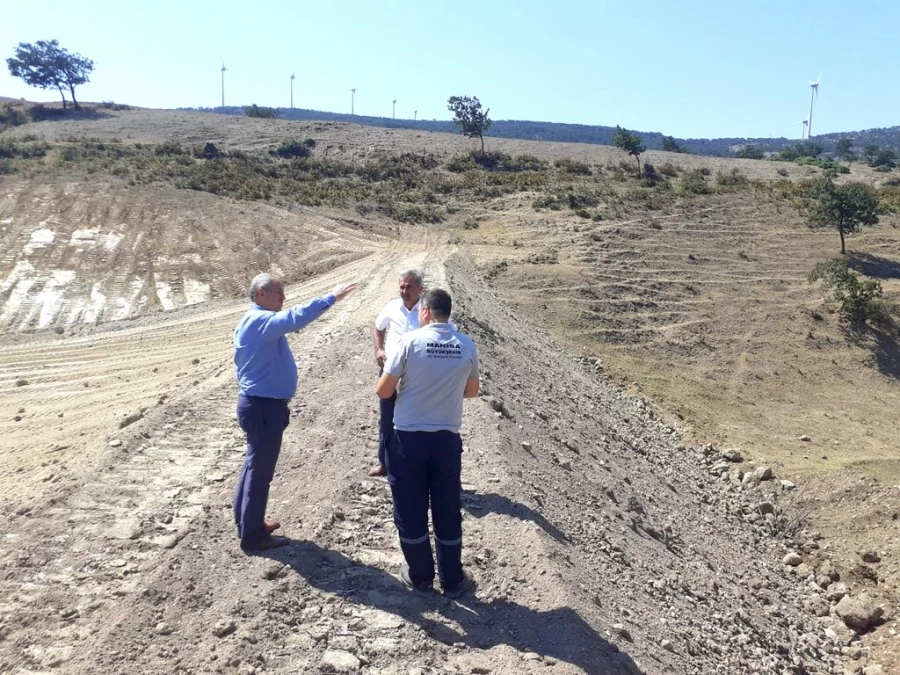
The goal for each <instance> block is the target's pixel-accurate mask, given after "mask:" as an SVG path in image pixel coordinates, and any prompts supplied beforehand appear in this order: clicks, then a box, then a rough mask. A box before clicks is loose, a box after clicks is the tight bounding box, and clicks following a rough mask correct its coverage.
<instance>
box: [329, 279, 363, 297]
mask: <svg viewBox="0 0 900 675" xmlns="http://www.w3.org/2000/svg"><path fill="white" fill-rule="evenodd" d="M356 285H357V284H356V282H355V281H354V282H353V283H352V284H338V285H337V286H335V287H334V288H332V289H331V294H332V295H333V296H334V299H335V301H336V302H340V301H341V300H343V299H344V298H346V297H347V296H348V295H350V293H351V291H355V290H356Z"/></svg>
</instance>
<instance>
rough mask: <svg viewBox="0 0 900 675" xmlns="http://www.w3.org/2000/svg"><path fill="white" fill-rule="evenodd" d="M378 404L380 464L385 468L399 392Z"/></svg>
mask: <svg viewBox="0 0 900 675" xmlns="http://www.w3.org/2000/svg"><path fill="white" fill-rule="evenodd" d="M379 377H380V375H379ZM378 402H379V403H378V404H379V406H380V408H381V417H380V418H379V420H378V463H379V464H381V465H382V466H385V464H386V462H387V460H386V459H385V454H386V452H387V446H388V445H390V444H391V439H393V437H394V404H396V403H397V392H396V391H394V393H393V394H391V397H390V398H379V399H378Z"/></svg>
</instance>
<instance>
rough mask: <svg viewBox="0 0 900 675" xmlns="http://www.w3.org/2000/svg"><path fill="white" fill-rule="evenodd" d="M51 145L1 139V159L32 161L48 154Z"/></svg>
mask: <svg viewBox="0 0 900 675" xmlns="http://www.w3.org/2000/svg"><path fill="white" fill-rule="evenodd" d="M49 148H50V145H49V144H48V143H45V142H36V143H35V142H32V143H25V142H22V141H19V140H17V139H15V138H4V139H0V159H32V158H35V157H43V156H44V155H46V154H47V150H48V149H49Z"/></svg>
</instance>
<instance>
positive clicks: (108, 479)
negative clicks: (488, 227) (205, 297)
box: [0, 244, 440, 666]
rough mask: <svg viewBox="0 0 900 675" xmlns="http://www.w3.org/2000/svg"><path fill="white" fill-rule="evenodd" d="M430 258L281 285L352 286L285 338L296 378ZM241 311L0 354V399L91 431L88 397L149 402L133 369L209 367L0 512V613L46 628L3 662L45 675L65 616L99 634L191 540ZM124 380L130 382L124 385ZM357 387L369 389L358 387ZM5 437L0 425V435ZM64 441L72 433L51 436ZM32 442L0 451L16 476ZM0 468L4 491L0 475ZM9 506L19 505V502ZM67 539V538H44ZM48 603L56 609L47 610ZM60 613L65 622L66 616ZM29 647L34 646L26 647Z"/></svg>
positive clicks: (212, 464)
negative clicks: (58, 480)
mask: <svg viewBox="0 0 900 675" xmlns="http://www.w3.org/2000/svg"><path fill="white" fill-rule="evenodd" d="M433 245H434V244H432V246H433ZM432 250H433V249H432ZM430 255H433V253H427V252H426V253H422V254H415V255H413V256H412V257H410V256H409V255H408V253H407V252H406V250H405V249H404V247H402V246H395V247H394V248H393V250H390V251H386V252H385V253H384V254H383V255H381V256H370V257H369V258H367V259H365V260H357V261H354V262H352V263H350V264H348V265H346V266H344V267H341V268H338V269H336V270H333V271H332V272H330V273H329V274H327V275H323V276H322V277H319V278H316V279H314V280H310V281H308V282H305V283H303V284H295V285H292V286H290V287H289V288H288V291H289V301H295V300H301V299H305V298H307V297H308V296H309V295H311V294H315V293H321V292H323V290H324V289H323V288H322V287H323V286H327V285H328V284H332V283H333V282H334V281H336V280H338V279H344V280H347V279H352V278H355V277H359V278H360V279H361V281H362V282H363V283H362V285H361V288H360V289H359V290H358V291H357V292H356V293H354V294H352V295H351V296H349V297H348V298H347V299H346V300H345V301H344V302H341V303H338V304H337V305H336V306H335V307H334V308H332V309H331V310H329V312H328V313H327V314H326V315H325V316H323V317H322V319H320V320H318V321H316V322H314V323H313V324H311V325H310V326H309V327H307V328H306V329H304V330H303V331H302V332H301V333H300V334H299V337H298V338H291V341H292V343H294V351H295V356H296V358H297V360H298V363H299V367H300V369H301V372H302V371H303V369H304V366H305V364H306V362H308V361H310V360H311V359H312V358H313V356H314V354H315V353H318V352H322V351H328V350H330V349H331V348H332V347H331V345H333V344H334V343H335V341H336V340H339V339H341V336H342V335H344V334H345V333H347V331H349V330H360V331H364V330H365V329H367V328H368V326H369V325H370V324H371V321H372V319H373V317H374V313H373V308H374V307H375V306H379V308H380V305H381V304H383V302H384V301H386V299H387V298H389V297H392V296H393V295H394V294H396V288H395V276H394V275H395V274H396V271H397V270H399V269H400V268H405V267H410V266H422V265H423V264H424V263H426V261H427V260H428V259H429V256H430ZM435 269H439V268H435ZM436 278H440V277H439V276H436ZM243 307H244V306H243V303H241V305H234V306H232V307H229V308H223V309H220V310H216V311H213V312H210V313H208V314H205V315H201V316H199V317H193V318H189V319H184V320H181V321H178V322H175V325H169V324H165V323H163V324H160V325H156V326H148V327H146V328H136V329H129V330H126V331H121V332H119V333H113V334H100V335H97V336H92V337H90V338H81V339H78V340H72V341H68V344H67V345H66V347H64V348H63V349H60V347H59V346H58V345H57V344H55V343H53V342H52V341H45V342H43V343H41V344H38V345H33V344H31V345H25V346H23V347H22V348H20V349H17V350H15V351H16V353H15V354H13V353H10V352H9V351H6V352H5V353H4V354H3V356H2V359H0V373H2V374H3V377H2V379H0V400H4V401H5V400H7V399H8V398H9V397H10V395H11V394H14V393H19V392H24V391H26V390H28V391H29V394H28V395H27V396H20V397H19V398H18V401H19V403H18V404H21V405H24V406H26V407H30V406H32V405H35V404H36V403H37V402H38V401H43V402H44V404H45V405H47V406H48V407H52V406H53V405H61V404H68V405H69V406H70V407H69V409H68V410H69V412H70V413H71V414H72V415H73V416H79V417H80V416H85V417H89V418H90V424H91V425H92V427H93V429H97V428H98V427H100V428H102V427H104V426H106V427H107V428H109V426H110V425H109V424H105V425H104V424H103V421H102V420H101V419H98V417H99V416H98V415H96V414H90V412H89V411H90V409H91V407H92V406H93V405H96V404H98V403H99V401H100V400H108V398H109V397H110V396H111V395H112V396H113V397H114V398H115V399H116V400H117V401H119V402H120V403H121V402H123V401H124V402H125V404H126V406H127V405H132V404H134V403H137V402H139V401H142V400H146V399H148V398H153V397H155V396H156V395H157V393H156V392H154V391H153V389H154V387H153V386H148V384H149V383H148V382H147V380H146V379H143V378H141V377H137V376H135V373H136V372H139V371H147V370H150V371H151V372H152V371H153V370H155V369H157V368H159V369H162V368H168V369H171V368H172V365H173V363H174V362H183V361H186V359H187V357H188V356H189V355H190V354H203V360H204V362H207V361H208V362H209V363H210V365H209V366H208V369H207V370H206V372H204V373H202V374H199V375H197V374H195V373H192V374H191V375H190V377H197V378H198V381H197V382H196V384H195V386H194V387H193V388H190V387H189V388H187V391H185V390H182V391H181V392H180V393H178V394H174V395H173V396H172V399H171V401H169V402H167V403H165V404H164V405H162V406H158V407H156V408H154V409H151V410H150V411H148V412H147V414H146V417H145V418H144V419H143V420H140V421H139V422H138V423H136V424H135V425H134V426H133V427H132V428H131V429H125V430H123V433H122V439H123V440H122V444H121V445H120V446H118V447H116V448H104V447H102V445H101V444H99V443H97V442H96V441H94V442H93V444H91V442H88V443H87V444H86V446H87V447H85V448H84V450H86V451H88V452H89V453H91V454H93V455H94V457H93V459H92V460H90V461H87V462H85V463H84V464H83V466H81V473H80V476H79V480H77V481H66V482H68V483H69V486H68V487H67V488H66V489H61V490H59V491H57V493H56V494H55V495H54V496H53V497H51V499H50V502H49V503H46V504H45V506H44V507H42V508H41V509H39V510H38V509H37V508H34V509H33V510H32V509H29V508H28V507H27V506H26V507H24V508H23V507H22V506H19V508H18V509H17V510H18V511H19V512H21V515H19V516H16V515H15V514H13V513H12V512H11V507H12V504H9V505H7V512H8V513H9V514H10V516H11V517H12V518H13V519H14V520H15V523H9V522H8V523H7V524H6V526H5V527H4V528H3V530H4V531H3V533H2V536H3V537H4V539H5V540H6V541H8V542H10V543H11V544H13V546H12V547H11V548H10V549H9V550H8V551H7V552H6V553H5V554H4V555H3V556H2V560H0V567H2V568H6V569H9V568H14V569H16V570H18V571H19V572H21V574H13V575H7V577H6V578H5V579H4V580H3V582H2V583H0V597H5V598H7V601H6V602H5V603H2V604H0V607H2V608H0V612H2V613H3V614H5V615H7V616H14V617H16V621H15V622H14V623H15V624H16V625H18V626H19V627H20V628H22V629H23V630H24V629H25V628H26V627H29V626H30V627H32V628H31V630H33V628H34V626H36V625H37V624H41V625H43V624H45V623H46V622H47V621H48V620H49V621H50V622H51V624H55V623H58V624H59V625H57V626H55V628H53V629H50V630H48V631H46V632H44V633H43V637H42V638H41V639H39V640H37V641H35V642H34V643H33V644H32V645H31V647H29V649H26V650H25V651H24V652H22V651H20V650H16V649H14V650H13V651H16V652H18V654H17V655H14V656H13V657H12V658H13V661H12V662H13V663H19V664H22V663H25V662H30V663H32V664H35V663H38V664H42V665H44V666H47V665H48V664H52V663H54V662H55V661H56V659H62V660H68V658H69V657H70V656H71V653H72V652H73V650H75V649H76V648H75V647H74V646H73V644H74V643H75V642H78V639H77V637H76V636H77V635H81V634H83V633H84V631H85V628H84V626H82V627H80V628H79V627H77V626H75V625H73V622H72V621H71V619H72V617H73V616H74V615H75V614H77V615H78V616H81V615H82V614H84V615H88V614H93V613H94V612H98V615H97V618H98V620H97V622H96V623H94V622H92V625H94V626H102V625H104V623H105V622H104V621H103V620H102V617H101V616H100V614H102V612H101V609H100V608H101V606H102V605H104V604H105V602H106V600H107V599H108V598H109V597H110V592H111V589H113V590H112V594H113V596H114V597H115V596H117V595H124V594H127V593H130V592H132V591H133V590H134V589H135V587H136V581H137V579H138V578H139V576H141V574H142V573H143V572H144V571H152V570H153V569H155V566H156V565H157V564H158V563H159V559H160V557H161V556H165V555H166V552H167V551H169V550H170V549H171V548H172V547H174V546H176V545H177V543H178V541H180V540H181V538H182V537H183V536H184V535H185V533H186V532H188V531H189V530H190V527H191V523H192V522H193V521H194V520H195V519H196V518H198V517H199V516H201V515H202V514H204V513H206V512H208V511H209V509H210V508H211V507H212V506H213V504H215V503H216V498H215V497H214V496H213V493H214V492H217V491H219V489H220V486H219V483H220V482H221V481H226V480H227V481H228V482H229V483H230V482H231V480H232V479H233V475H234V472H235V470H236V469H235V466H234V465H235V463H236V461H238V458H239V455H240V452H241V451H242V450H243V437H242V433H241V432H240V430H239V429H238V428H237V426H236V424H235V423H234V421H233V417H234V415H233V412H232V409H233V405H234V397H235V393H234V384H233V381H232V378H231V377H228V378H227V381H223V378H222V377H220V376H221V375H222V374H223V373H224V372H228V374H229V376H230V368H229V365H230V364H228V362H229V361H230V356H231V346H230V330H231V328H232V327H233V324H234V323H235V322H236V321H237V318H238V317H239V316H240V313H241V312H242V311H243ZM376 311H377V310H376ZM51 355H53V356H52V358H48V357H51ZM54 359H55V360H54ZM48 361H49V363H48ZM138 364H139V367H138ZM153 364H160V365H159V366H157V365H153ZM366 365H368V364H366ZM151 366H152V368H151ZM11 369H15V370H16V371H17V372H18V373H25V374H26V375H27V376H29V377H32V378H33V379H34V381H33V383H32V382H29V385H27V386H25V387H20V388H18V389H17V390H14V389H12V388H13V387H15V383H14V382H12V381H11V379H10V377H9V376H8V375H7V374H8V373H9V371H10V370H11ZM47 370H49V371H51V372H49V373H48V372H46V371H47ZM39 371H40V372H39ZM210 371H215V372H210ZM123 373H131V374H132V376H133V377H132V378H124V377H123V376H122V375H121V374H123ZM117 378H121V379H119V380H117ZM63 380H65V381H68V382H70V388H69V390H68V391H66V389H65V388H64V389H63V393H61V394H60V395H58V396H57V397H56V398H53V397H52V395H51V391H52V390H53V389H54V388H58V387H59V385H60V383H61V381H63ZM85 382H86V383H89V384H90V383H92V382H98V388H100V389H102V390H103V393H102V395H101V396H99V397H97V398H93V397H89V398H85V397H84V396H83V395H82V394H81V392H80V391H79V386H81V385H82V384H83V383H85ZM366 384H367V389H368V388H369V386H371V383H370V382H367V383H366ZM157 385H159V386H165V387H166V388H167V390H168V393H169V394H170V395H171V394H172V383H171V382H169V383H167V384H166V383H164V382H162V381H158V382H157ZM48 397H49V400H48ZM0 426H2V425H0ZM86 426H87V424H86ZM4 431H5V429H2V428H0V433H3V432H4ZM45 431H46V430H45ZM69 433H71V430H68V431H67V432H66V433H65V434H61V435H68V434H69ZM95 435H96V434H95ZM39 436H40V437H41V440H40V441H32V442H31V445H28V441H27V440H26V439H25V438H21V437H20V439H19V440H21V441H24V442H25V445H24V446H23V447H22V448H20V449H19V450H18V451H17V452H15V453H13V454H14V461H15V463H16V464H18V465H19V466H18V469H19V473H22V472H25V473H27V472H28V471H29V470H30V469H33V468H34V467H28V466H25V467H23V466H22V462H21V460H22V456H23V455H26V454H29V453H34V454H37V455H40V456H43V457H45V458H46V457H48V455H47V453H46V449H45V448H42V447H41V446H44V445H46V444H47V443H52V442H54V441H55V440H56V439H55V438H54V437H53V435H52V434H51V435H49V437H48V434H47V433H41V434H39ZM101 438H102V436H101ZM92 445H93V447H92ZM97 446H100V447H97ZM70 449H71V447H70V448H65V447H63V448H62V449H61V450H59V451H58V454H59V455H60V456H61V457H64V458H65V460H64V461H69V462H73V461H75V458H73V457H72V456H71V453H70V452H69V450H70ZM4 454H5V453H4ZM11 459H13V458H11ZM101 466H102V467H103V468H102V470H100V467H101ZM4 468H5V469H7V470H5V471H3V478H4V482H7V481H8V480H9V478H10V474H9V473H8V470H9V469H10V468H11V467H4ZM51 470H53V469H52V467H51ZM54 482H55V481H54ZM4 493H5V494H9V492H7V491H4ZM15 501H16V503H18V504H21V499H16V500H15ZM66 531H67V532H70V533H71V534H70V535H66V536H62V537H59V536H56V537H54V536H50V535H49V534H48V533H53V532H66ZM35 560H39V561H40V563H39V564H38V563H36V562H35ZM123 561H125V562H123ZM139 572H140V573H141V574H139ZM23 588H27V589H28V590H27V592H23V591H22V589H23ZM51 607H53V608H56V610H53V611H49V610H48V608H51ZM60 608H63V609H61V610H60ZM73 608H76V610H77V611H75V614H71V613H70V610H73ZM48 611H49V616H48ZM54 611H56V612H61V614H54ZM62 615H65V616H62ZM61 616H62V618H61V620H60V621H58V622H56V621H55V619H58V618H60V617H61ZM75 623H80V622H75ZM113 623H115V622H113ZM6 625H7V630H9V629H10V628H13V637H12V639H11V640H9V641H6V642H3V643H0V653H2V650H3V646H4V645H6V646H7V647H9V646H11V645H16V644H18V639H17V637H18V635H19V634H18V632H17V629H16V628H14V627H12V625H11V624H10V623H7V624H6ZM79 631H81V632H79ZM37 643H40V646H39V647H36V646H34V645H35V644H37ZM61 645H62V646H61ZM65 645H69V646H65ZM8 656H9V655H8ZM4 661H5V659H2V658H0V662H4ZM7 663H9V662H7Z"/></svg>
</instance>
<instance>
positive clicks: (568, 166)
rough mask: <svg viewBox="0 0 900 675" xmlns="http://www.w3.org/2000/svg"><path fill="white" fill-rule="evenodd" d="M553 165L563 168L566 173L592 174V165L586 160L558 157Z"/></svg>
mask: <svg viewBox="0 0 900 675" xmlns="http://www.w3.org/2000/svg"><path fill="white" fill-rule="evenodd" d="M553 166H555V167H556V168H557V169H562V170H563V171H565V172H566V173H571V174H573V175H576V176H590V175H591V167H590V165H589V164H586V163H585V162H579V161H577V160H574V159H569V158H563V159H557V160H556V161H555V162H553Z"/></svg>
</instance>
